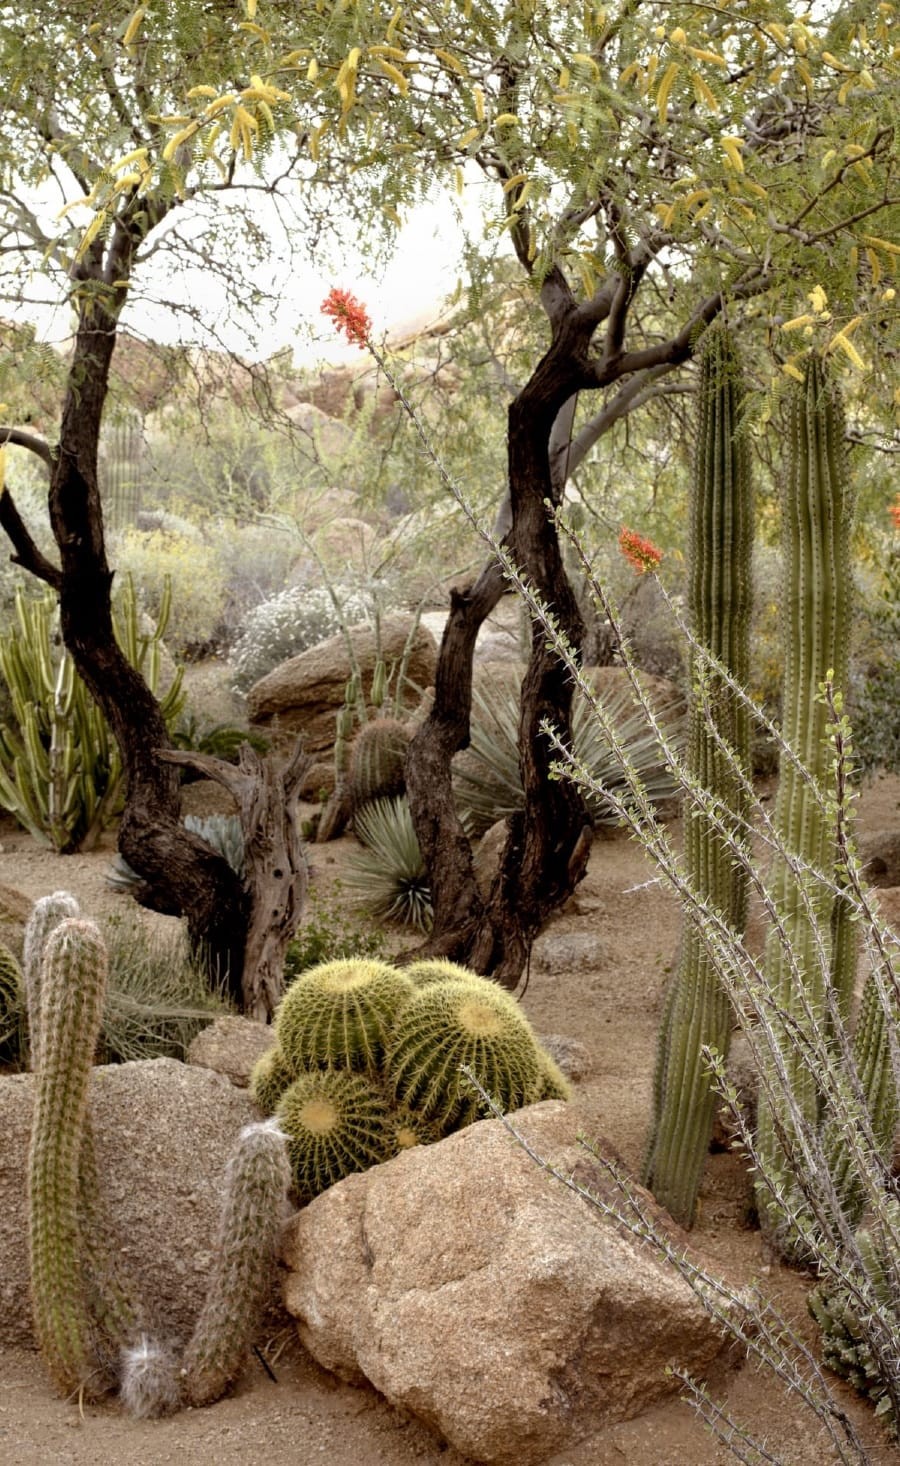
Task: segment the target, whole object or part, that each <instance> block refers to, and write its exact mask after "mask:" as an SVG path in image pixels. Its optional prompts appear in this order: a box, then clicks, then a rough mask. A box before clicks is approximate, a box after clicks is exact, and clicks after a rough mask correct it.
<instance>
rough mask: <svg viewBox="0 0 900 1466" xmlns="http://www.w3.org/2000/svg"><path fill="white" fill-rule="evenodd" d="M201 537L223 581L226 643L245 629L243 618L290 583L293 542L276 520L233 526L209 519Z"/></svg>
mask: <svg viewBox="0 0 900 1466" xmlns="http://www.w3.org/2000/svg"><path fill="white" fill-rule="evenodd" d="M204 536H205V538H206V540H207V542H208V543H209V544H210V545H212V546H213V547H214V549H215V553H216V558H217V561H218V565H219V568H220V570H221V573H222V579H223V583H224V599H223V606H222V634H223V638H224V640H225V642H226V644H229V645H230V644H231V643H232V642H234V641H235V640H236V639H237V638H238V637H239V636H240V635H241V634H242V632H243V631H244V629H245V625H246V621H247V617H248V616H249V615H250V614H251V612H252V611H254V610H255V608H256V607H257V606H259V605H261V604H262V602H263V601H267V600H270V599H271V598H272V597H273V596H276V595H278V594H280V593H281V592H282V591H284V590H285V589H286V588H287V587H288V585H289V584H290V583H291V582H292V578H293V575H292V572H293V568H294V564H295V561H296V559H297V548H298V547H297V540H296V536H295V535H293V534H291V533H290V531H289V529H288V527H287V526H286V525H284V524H282V523H281V522H280V521H279V520H277V519H272V518H269V519H267V520H266V521H265V522H264V523H257V524H237V523H235V522H234V521H233V520H229V519H214V520H209V521H207V523H206V524H205V525H204Z"/></svg>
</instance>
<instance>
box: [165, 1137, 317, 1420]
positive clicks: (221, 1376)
mask: <svg viewBox="0 0 900 1466" xmlns="http://www.w3.org/2000/svg"><path fill="white" fill-rule="evenodd" d="M289 1183H290V1167H289V1165H288V1158H287V1151H286V1148H285V1136H284V1133H283V1131H282V1130H281V1129H279V1127H278V1125H277V1123H276V1122H275V1121H274V1120H268V1121H266V1122H264V1123H263V1124H261V1125H248V1126H247V1127H246V1128H245V1129H244V1130H242V1131H241V1134H240V1138H239V1140H238V1144H237V1148H236V1150H235V1152H234V1154H233V1156H232V1158H231V1160H230V1161H229V1164H228V1172H227V1175H226V1200H225V1205H224V1208H223V1211H222V1219H221V1224H220V1228H219V1237H218V1242H217V1245H216V1249H215V1258H216V1261H215V1269H214V1272H213V1276H212V1278H211V1280H210V1284H209V1288H208V1290H207V1295H206V1300H205V1302H204V1304H203V1309H202V1311H201V1313H200V1317H199V1318H198V1320H197V1324H196V1327H195V1329H194V1332H193V1335H192V1336H191V1340H190V1342H189V1344H188V1346H187V1349H186V1350H185V1354H184V1361H183V1366H182V1375H183V1378H184V1397H185V1399H186V1401H187V1403H188V1404H189V1405H209V1404H211V1403H212V1402H213V1401H214V1400H218V1399H220V1398H221V1396H222V1395H223V1394H224V1393H225V1391H226V1389H227V1388H228V1387H229V1385H231V1384H233V1382H234V1381H235V1379H236V1378H237V1376H238V1374H239V1373H240V1370H241V1367H242V1366H243V1364H244V1361H245V1358H246V1354H247V1350H248V1347H249V1341H250V1340H251V1339H252V1337H253V1334H254V1333H255V1331H256V1329H257V1328H258V1326H259V1322H260V1315H261V1313H262V1304H263V1302H264V1300H265V1298H266V1295H267V1292H268V1289H269V1285H270V1283H271V1280H272V1272H273V1266H274V1262H275V1251H276V1245H277V1241H278V1230H279V1227H280V1225H281V1222H282V1219H283V1213H284V1207H285V1202H286V1198H287V1189H288V1185H289Z"/></svg>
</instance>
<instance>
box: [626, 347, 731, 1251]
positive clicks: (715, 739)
mask: <svg viewBox="0 0 900 1466" xmlns="http://www.w3.org/2000/svg"><path fill="white" fill-rule="evenodd" d="M743 391H744V389H743V385H742V381H741V373H740V366H739V363H738V360H737V356H736V353H735V350H734V347H733V345H732V342H731V338H730V336H729V334H728V332H727V331H725V330H723V329H719V328H714V329H712V330H711V331H709V332H708V334H707V344H706V347H705V349H704V352H703V359H702V364H701V375H700V394H699V401H700V423H699V432H698V441H697V452H696V456H695V461H694V472H693V477H692V484H691V501H690V520H689V537H688V611H689V616H690V620H691V623H692V629H693V632H694V636H695V638H696V642H697V643H698V645H699V646H700V647H702V648H704V649H705V650H707V651H709V652H711V653H712V655H713V656H714V657H715V658H716V659H717V660H718V661H719V662H721V663H723V664H724V666H725V668H726V669H727V670H728V671H729V672H731V673H732V674H733V676H734V678H735V680H736V681H737V682H738V683H739V684H740V685H741V686H746V684H747V681H748V679H749V673H750V617H751V611H752V588H751V577H750V565H751V556H752V549H753V498H752V492H751V483H750V474H749V463H748V454H747V445H746V441H745V438H744V435H743V433H742V432H741V430H740V423H739V419H740V411H741V399H742V397H743ZM692 672H693V678H694V681H695V687H694V692H693V698H692V703H691V708H690V716H689V734H688V747H687V764H688V771H689V773H690V774H691V775H692V776H693V778H694V779H696V780H697V782H698V784H699V785H700V787H701V788H703V789H706V790H709V791H710V792H711V793H712V794H713V795H714V796H715V798H716V799H717V800H718V801H719V802H720V808H721V810H722V814H721V819H722V820H723V821H724V822H725V824H726V825H727V826H728V827H729V828H730V829H731V830H732V831H736V832H738V833H739V832H740V831H741V829H742V826H743V822H744V821H745V820H746V816H747V810H748V795H747V792H746V789H747V786H746V784H743V783H742V781H741V779H740V776H739V774H738V773H737V772H736V771H735V769H734V768H733V766H732V764H731V763H730V758H729V751H730V754H731V755H732V756H733V757H734V758H735V760H736V762H737V765H738V768H739V769H743V770H744V771H745V772H746V773H747V774H748V775H749V772H750V768H751V745H750V719H749V714H748V712H747V708H746V705H745V704H744V703H743V702H742V701H741V700H740V699H739V698H738V697H737V695H736V694H735V693H734V692H732V690H731V689H730V688H729V687H728V685H727V683H725V682H724V681H723V680H722V679H721V677H719V676H717V675H716V674H715V673H709V672H708V671H707V670H706V669H705V668H704V667H703V665H702V663H701V662H700V660H699V658H698V656H697V654H696V653H695V654H694V658H693V667H692ZM723 744H724V745H725V747H723V746H722V745H723ZM684 839H685V863H686V866H687V874H688V878H689V880H691V881H692V882H693V884H694V887H695V888H696V890H697V892H698V894H699V895H701V896H702V898H703V899H704V900H706V901H708V902H709V903H710V904H711V905H712V906H713V907H714V908H715V910H716V911H718V912H720V913H721V915H722V916H723V917H724V918H725V920H726V921H727V923H728V925H729V927H730V928H731V930H733V931H735V932H737V933H742V932H743V929H744V922H745V916H746V888H747V878H746V875H745V873H744V871H743V870H742V869H741V868H740V866H739V865H738V864H737V862H736V861H735V859H734V856H733V854H732V852H731V851H730V850H729V849H728V846H727V843H726V840H725V838H724V836H723V834H722V832H721V831H720V829H718V828H717V824H716V821H715V820H713V818H711V817H710V816H709V815H707V814H705V813H702V812H696V811H695V812H694V813H693V814H692V817H691V818H690V819H688V820H686V822H685V837H684ZM732 1023H733V1016H732V1011H731V1004H730V1002H729V999H728V996H727V994H726V993H725V991H724V989H723V987H722V984H721V981H720V979H719V975H718V973H717V970H716V964H715V961H714V959H713V957H712V955H711V954H710V952H709V951H708V949H707V947H706V945H705V944H704V941H703V938H702V936H701V934H700V932H699V930H698V928H697V926H696V924H695V923H694V922H693V921H692V920H690V919H688V920H686V921H685V926H684V932H683V935H682V944H681V957H680V961H679V966H678V969H677V972H676V974H675V977H674V979H673V982H672V986H671V989H670V991H669V994H668V997H667V1001H666V1007H665V1013H664V1018H663V1024H662V1027H661V1030H660V1036H659V1048H658V1055H657V1061H656V1077H655V1085H654V1099H655V1113H654V1121H653V1128H652V1131H651V1134H650V1137H649V1141H648V1145H647V1156H646V1161H645V1165H644V1181H645V1184H646V1185H647V1186H649V1187H650V1189H651V1190H652V1191H653V1194H654V1195H655V1197H656V1199H657V1201H659V1202H661V1203H662V1204H663V1206H666V1207H668V1209H669V1211H670V1212H671V1213H672V1215H673V1216H674V1217H675V1218H676V1220H677V1221H679V1222H681V1223H682V1224H683V1225H684V1226H690V1225H691V1222H692V1221H693V1216H694V1207H695V1205H696V1200H697V1192H698V1190H699V1186H700V1177H701V1174H702V1170H703V1163H704V1159H705V1157H706V1153H707V1151H708V1149H709V1140H710V1136H711V1134H712V1127H713V1119H714V1114H715V1107H716V1103H717V1100H716V1096H715V1094H714V1092H713V1090H712V1087H711V1084H710V1079H709V1074H708V1072H707V1065H706V1063H705V1060H704V1056H703V1049H704V1046H708V1047H710V1048H714V1049H716V1050H717V1051H718V1053H720V1054H721V1055H722V1056H723V1057H724V1056H725V1055H726V1054H727V1052H728V1044H729V1038H730V1034H731V1027H732Z"/></svg>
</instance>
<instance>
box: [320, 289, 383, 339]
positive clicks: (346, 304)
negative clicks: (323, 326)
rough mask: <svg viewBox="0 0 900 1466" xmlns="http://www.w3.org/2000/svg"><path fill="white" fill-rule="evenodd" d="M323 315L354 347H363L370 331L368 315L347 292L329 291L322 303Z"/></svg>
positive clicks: (362, 306)
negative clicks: (328, 318)
mask: <svg viewBox="0 0 900 1466" xmlns="http://www.w3.org/2000/svg"><path fill="white" fill-rule="evenodd" d="M322 313H323V315H326V316H330V317H331V319H332V321H333V322H334V324H335V328H336V329H337V330H338V331H343V333H344V335H345V336H346V338H347V340H348V341H350V342H352V343H354V344H355V345H356V346H365V344H366V341H367V340H368V338H369V335H370V334H371V331H372V322H371V320H370V319H369V313H368V311H367V310H366V308H365V306H364V305H363V304H362V302H361V301H359V300H357V299H356V296H355V295H351V294H350V291H349V290H338V289H337V288H336V287H335V288H333V289H331V290H329V292H328V294H327V295H326V297H325V299H324V300H323V301H322Z"/></svg>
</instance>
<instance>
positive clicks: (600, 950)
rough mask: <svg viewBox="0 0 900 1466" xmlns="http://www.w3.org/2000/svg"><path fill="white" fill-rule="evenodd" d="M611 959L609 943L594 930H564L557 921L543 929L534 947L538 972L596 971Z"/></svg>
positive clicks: (532, 955)
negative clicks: (557, 925)
mask: <svg viewBox="0 0 900 1466" xmlns="http://www.w3.org/2000/svg"><path fill="white" fill-rule="evenodd" d="M609 961H610V951H609V947H608V946H607V944H606V943H605V942H604V941H603V940H602V938H601V937H598V936H597V934H596V932H593V931H560V930H558V929H557V927H556V926H555V925H551V926H549V927H548V928H547V929H546V930H545V931H542V932H541V934H540V936H539V937H538V938H537V939H536V941H535V943H534V946H533V947H532V949H531V965H532V967H533V968H534V970H535V972H549V973H551V974H553V975H554V976H560V977H562V976H568V975H569V974H570V973H573V972H593V971H594V970H595V969H596V968H598V967H606V966H607V965H608V963H609Z"/></svg>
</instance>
